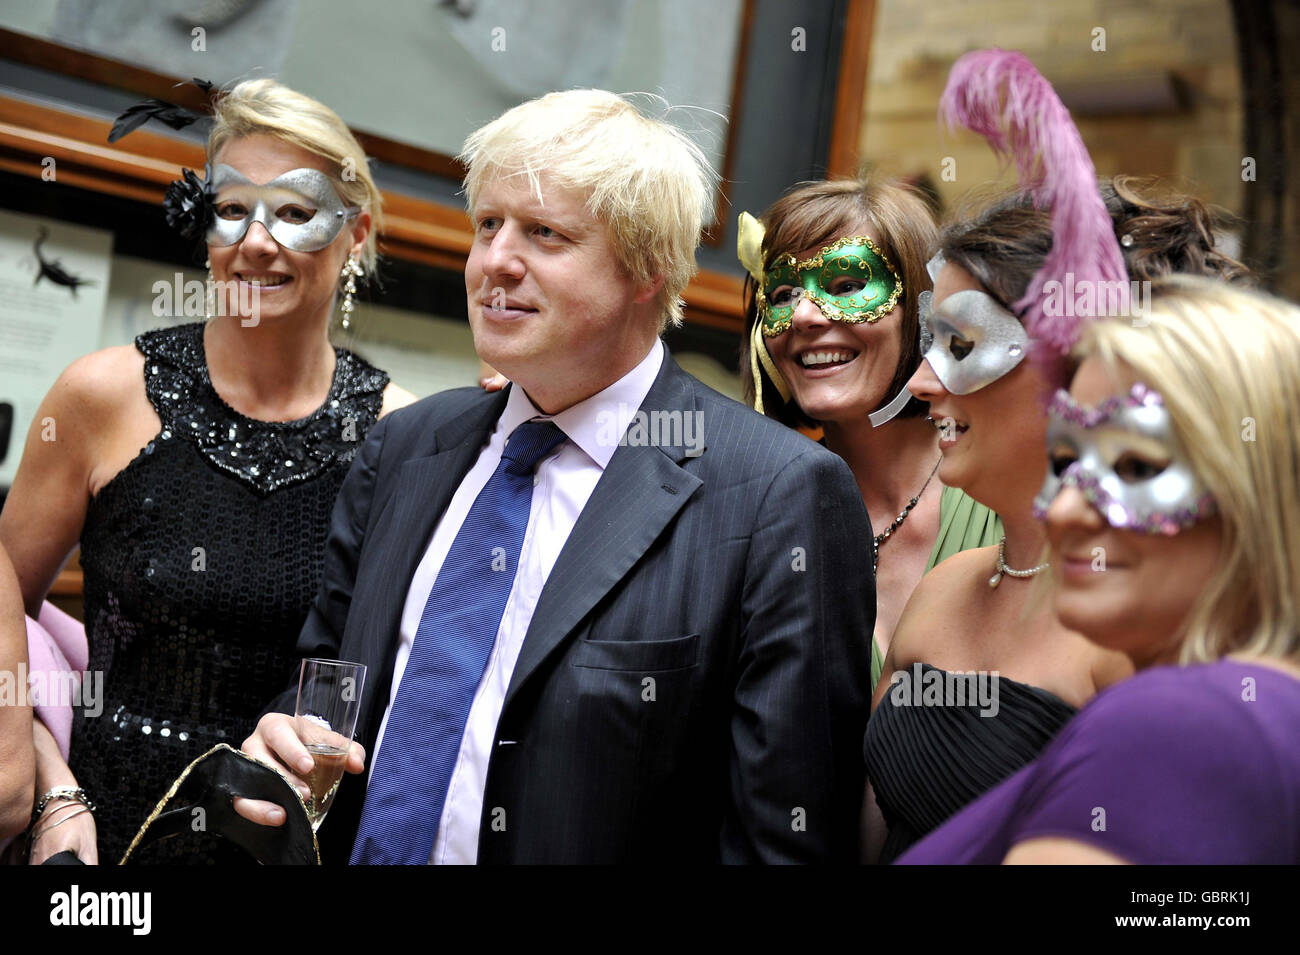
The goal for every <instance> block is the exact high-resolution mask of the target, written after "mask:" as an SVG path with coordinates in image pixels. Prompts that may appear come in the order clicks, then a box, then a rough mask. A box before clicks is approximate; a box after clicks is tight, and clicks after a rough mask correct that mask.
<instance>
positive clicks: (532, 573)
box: [371, 339, 664, 865]
mask: <svg viewBox="0 0 1300 955" xmlns="http://www.w3.org/2000/svg"><path fill="white" fill-rule="evenodd" d="M663 355H664V348H663V344H662V343H661V342H660V341H659V340H658V339H656V340H655V343H654V346H653V347H652V348H651V349H650V352H649V354H647V355H646V357H645V358H644V359H642V360H641V363H640V364H638V365H637V366H636V367H635V368H633V369H632V370H631V371H630V372H628V373H627V374H626V375H624V376H623V377H622V378H620V379H619V380H618V381H616V382H614V384H612V385H610V386H609V387H608V388H606V389H605V390H604V391H601V392H598V393H597V394H595V395H592V396H591V397H590V398H588V399H586V400H585V401H580V402H578V404H576V405H574V406H573V407H571V408H567V409H566V410H564V411H561V412H560V413H559V414H557V415H555V416H553V417H551V418H550V420H552V421H554V422H555V424H556V425H557V426H558V427H559V428H560V430H561V431H563V432H564V434H565V436H566V437H567V439H568V440H566V441H562V442H560V444H559V446H558V447H557V449H556V450H555V451H554V452H552V453H551V454H550V455H548V456H547V457H545V458H543V459H542V460H541V461H540V462H539V463H538V465H537V471H536V477H535V479H534V481H533V499H532V507H531V510H530V511H529V513H528V528H527V530H526V531H525V532H524V542H523V546H522V549H521V551H520V554H519V569H518V572H517V574H516V575H515V581H514V586H513V587H512V588H511V591H510V596H509V597H508V598H507V600H506V608H505V612H504V613H503V614H502V617H501V627H500V629H498V630H497V635H496V640H495V642H494V643H493V645H492V652H491V654H490V655H489V656H488V661H487V667H486V668H485V669H484V671H483V679H482V680H481V681H480V682H479V685H478V689H477V690H476V691H475V693H474V701H473V703H471V705H470V710H469V719H468V720H467V722H466V724H465V735H464V737H463V738H462V739H461V744H460V752H459V753H458V754H457V755H456V765H455V766H454V767H453V768H452V772H451V781H450V784H449V785H448V787H447V800H446V802H445V803H444V805H443V810H442V821H441V823H440V824H439V826H438V837H437V839H436V840H435V842H434V845H433V853H432V855H431V857H430V859H429V861H430V863H432V864H434V865H441V864H472V863H474V862H475V861H476V860H477V859H478V836H479V820H480V818H481V815H482V810H483V789H484V786H485V784H486V781H487V769H488V759H489V758H490V757H491V755H492V748H493V746H494V744H495V742H496V729H497V721H498V720H499V719H500V717H501V708H502V706H503V705H504V703H505V696H506V690H507V689H508V688H509V686H510V678H511V676H512V674H513V673H514V669H515V663H516V661H517V660H518V659H519V651H520V649H521V648H522V647H523V643H524V635H525V634H526V633H527V632H528V625H529V623H531V622H532V619H533V610H534V609H535V608H536V607H537V600H538V598H539V597H540V596H541V593H542V587H543V586H545V584H546V578H547V577H548V576H549V575H550V573H551V568H552V567H554V566H555V560H556V558H558V557H559V556H560V551H561V550H562V549H563V548H564V543H565V541H567V540H568V539H569V534H570V533H571V532H572V531H573V526H574V525H575V524H576V523H577V522H578V515H579V514H581V513H582V509H583V508H584V507H585V506H586V504H587V500H588V498H590V497H591V492H592V491H593V490H595V487H596V482H597V481H599V480H600V477H601V475H602V474H604V473H605V467H606V466H607V465H608V464H609V459H610V458H612V457H613V456H614V452H615V451H616V450H617V449H618V439H619V438H620V437H621V436H622V435H623V433H624V432H625V431H626V430H627V427H628V425H629V424H630V423H631V421H632V418H633V416H634V415H635V414H636V412H637V409H638V408H640V407H641V402H643V401H644V400H645V396H646V395H647V394H648V393H649V391H650V386H651V385H653V384H654V380H655V378H656V376H657V375H658V374H659V368H660V366H661V365H662V364H663ZM546 417H547V416H546V415H543V414H542V413H541V412H540V411H538V410H537V408H536V407H535V406H534V405H533V403H532V402H531V401H530V400H529V399H528V396H527V395H526V394H524V390H523V389H522V388H519V387H517V386H515V387H512V388H511V389H510V396H509V398H507V400H506V407H505V411H503V412H502V414H501V417H500V419H499V420H498V421H497V426H496V428H495V429H494V430H493V431H492V434H491V436H490V437H489V438H488V441H487V444H486V445H484V446H483V450H482V451H481V452H480V453H479V456H478V460H477V461H476V462H475V463H474V466H473V467H471V468H470V469H469V472H468V473H467V474H466V475H465V478H464V480H462V481H461V482H460V487H458V488H457V489H456V493H455V494H453V495H452V498H451V503H450V504H448V505H447V510H446V511H445V512H444V514H443V516H442V519H441V520H439V521H438V525H437V527H436V528H435V529H434V532H433V538H432V539H431V540H430V541H429V547H428V549H427V550H426V551H425V552H424V557H423V559H421V561H420V563H419V566H418V567H416V570H415V576H414V577H412V578H411V586H410V589H409V590H408V591H407V593H406V605H405V607H404V609H403V610H402V622H401V628H400V633H399V637H400V642H399V643H398V646H397V658H396V661H395V663H394V666H393V683H392V687H391V689H390V691H389V697H388V705H387V706H386V707H385V708H384V719H383V722H381V723H380V724H379V735H378V737H377V738H376V740H375V753H374V756H378V754H379V750H380V748H381V747H382V746H383V741H384V729H385V728H386V727H387V725H388V714H389V713H390V712H391V711H392V706H393V700H394V699H396V698H397V687H398V685H399V684H400V683H401V681H402V672H403V671H404V670H405V669H406V661H407V658H408V657H409V656H410V654H411V644H412V643H413V642H414V641H415V633H416V630H417V629H418V628H419V626H420V618H421V616H422V615H423V614H424V605H425V604H426V603H428V601H429V593H430V592H431V591H432V590H433V583H434V581H435V580H436V579H437V577H438V571H439V570H441V569H442V562H443V561H444V560H445V559H446V557H447V553H448V552H449V551H450V550H451V545H452V542H453V541H454V540H455V539H456V535H457V534H458V533H460V529H461V525H462V524H464V523H465V518H466V516H467V515H468V514H469V509H470V507H471V505H473V503H474V501H475V499H476V498H477V497H478V495H479V492H480V491H482V490H483V487H484V486H485V485H486V484H487V482H488V479H489V478H491V477H492V474H493V473H494V472H495V471H496V469H497V465H498V464H500V463H501V453H502V451H503V450H504V449H505V445H506V439H507V438H508V437H509V436H510V433H511V432H512V431H514V429H515V428H516V427H518V426H519V425H521V424H523V423H524V422H525V421H530V420H532V419H534V418H543V419H545V418H546ZM375 762H376V760H375V758H374V757H372V758H371V768H372V769H373V767H374V765H375Z"/></svg>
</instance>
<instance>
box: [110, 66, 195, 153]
mask: <svg viewBox="0 0 1300 955" xmlns="http://www.w3.org/2000/svg"><path fill="white" fill-rule="evenodd" d="M191 82H192V83H193V84H194V85H195V86H197V87H198V88H199V89H200V90H202V91H203V93H204V95H206V96H208V97H211V95H212V84H211V83H209V82H208V81H207V80H201V79H199V78H198V77H195V78H194V79H193V80H192V81H191ZM177 85H178V86H179V85H181V84H177ZM151 119H156V120H158V122H160V123H163V124H164V125H166V126H170V127H171V128H172V129H184V128H185V127H186V126H190V125H192V124H194V123H197V122H198V121H199V120H201V119H211V116H210V115H208V114H207V113H199V112H195V111H194V110H192V109H189V108H187V107H185V106H177V105H176V104H175V103H168V102H166V101H165V100H160V99H147V100H144V101H142V102H139V103H136V104H135V105H134V106H128V107H127V108H126V109H125V110H124V111H123V112H122V114H121V115H120V116H118V117H117V119H115V120H113V128H112V129H111V130H109V132H108V141H109V142H110V143H115V142H117V141H118V140H119V139H121V138H122V137H123V136H125V135H126V134H127V133H130V132H133V131H135V130H137V129H139V128H140V127H141V126H143V125H144V124H145V123H147V122H149V120H151Z"/></svg>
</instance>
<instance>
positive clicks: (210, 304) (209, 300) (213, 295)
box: [203, 259, 217, 322]
mask: <svg viewBox="0 0 1300 955" xmlns="http://www.w3.org/2000/svg"><path fill="white" fill-rule="evenodd" d="M203 264H204V266H206V267H207V270H208V289H207V295H206V296H205V297H204V300H203V318H204V319H205V320H206V321H209V322H210V321H212V313H213V312H215V311H216V310H217V308H216V300H217V287H216V284H215V283H216V279H214V278H213V277H212V260H211V259H204V260H203Z"/></svg>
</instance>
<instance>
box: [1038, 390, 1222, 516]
mask: <svg viewBox="0 0 1300 955" xmlns="http://www.w3.org/2000/svg"><path fill="white" fill-rule="evenodd" d="M1047 456H1048V468H1047V479H1046V480H1045V481H1044V482H1043V488H1042V490H1041V491H1039V492H1038V496H1037V497H1036V498H1035V499H1034V516H1035V517H1037V518H1038V519H1039V520H1044V519H1046V517H1047V512H1048V510H1049V509H1050V508H1051V506H1052V501H1054V500H1055V499H1056V496H1057V495H1058V494H1059V493H1060V492H1061V489H1062V488H1065V487H1075V488H1078V489H1079V491H1080V492H1082V494H1083V495H1084V497H1086V498H1087V499H1088V501H1089V502H1090V503H1091V504H1092V505H1093V507H1095V508H1096V509H1097V511H1098V512H1099V513H1100V514H1101V515H1102V517H1103V518H1105V520H1106V523H1107V524H1109V525H1110V526H1111V527H1114V528H1117V529H1119V530H1130V531H1138V532H1139V533H1143V534H1166V535H1172V534H1177V533H1178V532H1179V531H1180V530H1182V529H1184V528H1187V527H1191V526H1192V525H1193V524H1195V523H1197V522H1198V521H1200V520H1202V519H1203V518H1206V517H1209V516H1211V515H1212V514H1214V513H1215V512H1216V510H1217V508H1216V507H1215V503H1214V498H1213V497H1211V496H1210V494H1209V492H1208V491H1207V490H1206V489H1205V486H1204V485H1203V484H1202V483H1201V482H1200V479H1199V478H1197V476H1196V474H1195V472H1194V471H1193V470H1192V467H1191V465H1190V464H1189V463H1188V461H1187V458H1186V456H1185V455H1184V454H1183V453H1182V449H1181V447H1180V445H1179V443H1178V440H1177V438H1176V437H1175V435H1174V430H1173V422H1172V421H1171V420H1170V417H1169V409H1168V408H1166V407H1165V404H1164V400H1163V399H1162V398H1161V397H1160V395H1159V394H1158V393H1157V392H1155V391H1152V390H1151V389H1150V388H1148V387H1146V386H1145V385H1142V384H1136V385H1134V386H1133V387H1132V389H1131V390H1130V391H1129V393H1128V395H1127V396H1126V397H1124V398H1120V397H1112V398H1107V399H1106V400H1105V401H1103V402H1102V403H1101V404H1099V405H1098V406H1097V407H1096V408H1087V407H1084V406H1082V405H1080V404H1078V403H1076V402H1075V400H1074V399H1073V398H1071V397H1070V395H1069V393H1068V392H1066V391H1064V390H1061V391H1058V392H1057V393H1056V396H1055V397H1054V398H1053V399H1052V402H1051V404H1050V405H1049V406H1048V424H1047Z"/></svg>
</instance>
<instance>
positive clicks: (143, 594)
mask: <svg viewBox="0 0 1300 955" xmlns="http://www.w3.org/2000/svg"><path fill="white" fill-rule="evenodd" d="M135 344H136V347H137V348H138V349H139V350H140V351H141V353H143V354H144V356H145V365H144V385H145V391H146V392H147V394H148V396H149V400H150V402H151V403H152V404H153V407H154V410H155V411H157V413H158V417H159V418H160V419H161V421H162V430H161V431H160V432H159V434H158V435H157V436H156V437H155V438H154V440H153V441H151V442H150V443H149V444H148V446H147V447H145V448H144V450H143V451H141V452H140V454H139V456H137V457H136V458H135V460H133V461H132V462H131V463H130V464H128V465H127V466H126V467H125V468H124V469H123V470H122V471H121V472H120V473H119V474H118V475H117V476H116V477H114V478H113V479H112V480H111V481H109V482H108V484H106V485H105V486H104V487H103V488H102V489H101V490H100V491H99V493H98V494H97V495H96V496H95V497H94V498H93V499H92V500H91V502H90V506H89V509H88V510H87V513H86V523H85V528H84V529H83V531H82V535H81V564H82V568H83V569H84V571H85V621H86V635H87V638H88V639H89V641H90V666H89V670H90V671H91V672H92V673H93V672H94V671H102V672H103V674H104V676H103V680H104V683H103V687H104V692H103V696H104V700H103V707H102V712H101V713H99V714H98V715H89V714H88V713H86V712H85V710H84V709H77V710H76V711H75V716H74V723H73V727H72V750H71V754H70V757H69V764H70V765H71V767H72V770H73V772H74V773H75V774H76V777H77V780H78V782H79V783H80V784H81V786H82V787H83V788H84V789H85V790H86V791H87V793H88V794H89V795H90V797H91V799H92V800H94V801H95V802H96V803H97V804H98V808H97V811H96V813H95V822H96V826H97V828H98V836H99V859H100V862H101V863H109V864H112V863H116V862H118V861H120V859H121V858H122V856H123V854H124V853H125V852H126V849H127V847H128V846H129V845H130V843H131V840H132V838H133V837H134V836H135V833H136V831H137V830H138V829H139V828H140V826H141V825H142V824H143V823H144V821H145V819H146V818H147V816H148V814H149V812H150V811H151V810H152V809H153V807H154V805H155V804H156V803H157V801H158V800H159V799H160V798H162V796H163V795H164V793H165V792H166V791H167V787H168V786H169V785H170V784H171V783H172V781H173V780H174V779H175V778H176V777H177V776H178V775H180V773H181V772H182V771H183V770H184V769H185V767H186V766H187V765H188V764H189V763H190V762H191V761H192V760H194V759H196V758H197V757H198V756H200V755H202V754H203V753H204V752H205V751H207V750H208V749H210V748H211V747H212V746H215V745H216V744H217V743H223V742H224V743H229V744H231V745H232V746H235V747H238V746H239V744H240V743H241V742H243V740H244V739H245V738H246V737H247V736H248V734H249V733H250V732H251V731H252V729H253V727H254V726H255V725H256V722H257V718H258V715H259V714H260V713H261V711H262V709H263V708H264V707H265V705H266V704H267V702H268V701H269V700H271V699H272V698H273V697H275V696H276V695H277V694H279V693H281V692H282V691H283V690H284V688H285V687H286V686H288V685H289V684H290V682H291V680H292V679H293V677H294V673H295V671H296V668H297V656H296V654H295V652H294V644H295V641H296V640H297V637H298V632H299V631H300V630H301V629H302V625H303V621H304V620H305V619H306V616H307V611H308V608H309V607H310V605H311V602H312V600H313V599H314V598H315V596H316V591H317V588H318V587H319V585H320V579H321V572H322V561H323V555H324V546H325V537H326V534H327V531H328V529H329V518H330V512H331V510H332V508H333V505H334V498H335V497H336V496H337V494H338V491H339V488H340V487H341V485H342V483H343V478H344V477H345V476H346V474H347V470H348V466H349V465H350V463H351V461H352V458H353V455H354V454H355V452H356V450H357V448H358V447H360V442H361V441H362V440H363V439H364V438H365V435H366V432H367V431H369V429H370V427H371V425H373V424H374V423H375V421H376V420H377V418H378V416H379V410H380V407H381V404H382V400H383V391H384V387H385V385H387V384H388V375H387V374H386V373H384V372H382V371H380V370H378V369H376V368H374V367H373V366H371V365H370V364H368V363H367V362H365V361H364V360H363V359H361V358H359V357H358V356H356V355H354V354H352V353H351V352H348V351H345V350H343V349H335V354H336V356H337V364H336V368H335V372H334V382H333V385H332V386H331V388H330V392H329V396H328V397H327V398H326V400H325V403H324V404H323V405H322V406H321V407H320V408H318V409H317V410H316V412H315V413H314V414H312V415H310V416H309V417H307V418H303V419H301V420H299V421H290V422H265V421H255V420H253V419H251V418H247V417H244V416H243V415H241V414H239V413H238V412H236V411H235V410H234V409H232V408H231V407H230V406H228V405H227V404H226V403H225V402H224V401H222V400H221V398H220V397H219V396H218V395H217V393H216V391H215V390H214V389H213V387H212V382H211V379H210V378H209V376H208V368H207V361H206V358H205V355H204V348H203V324H202V323H196V324H191V325H183V326H180V327H176V328H167V329H161V330H157V331H152V332H147V333H145V334H143V335H140V336H139V337H138V338H137V339H136V341H135ZM92 712H93V711H92ZM162 845H166V843H164V844H162ZM196 845H202V843H201V842H195V841H193V840H176V844H175V845H174V846H173V848H172V850H171V857H169V856H168V855H167V854H166V852H164V853H163V854H162V855H161V856H160V857H159V858H157V859H156V860H152V861H173V862H175V861H191V862H192V861H199V862H204V861H208V862H210V861H213V860H214V854H213V853H212V852H211V851H210V850H211V849H212V846H211V844H209V845H208V846H207V848H206V849H198V850H196V849H195V848H194V846H196ZM196 853H197V857H195V856H196ZM215 857H222V854H221V853H216V854H215ZM141 861H145V860H141Z"/></svg>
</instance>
